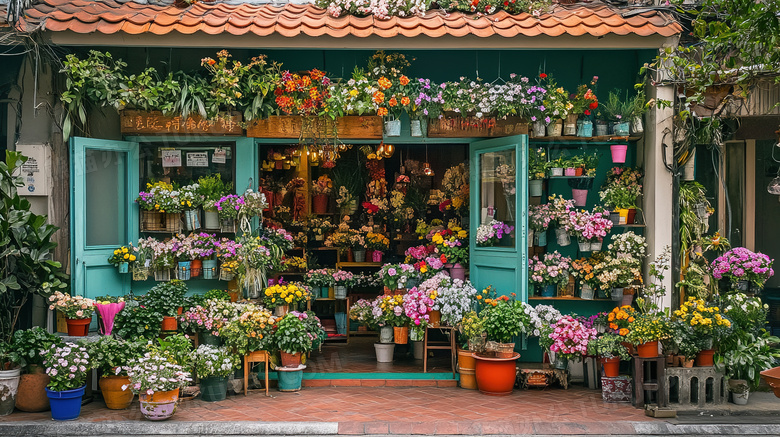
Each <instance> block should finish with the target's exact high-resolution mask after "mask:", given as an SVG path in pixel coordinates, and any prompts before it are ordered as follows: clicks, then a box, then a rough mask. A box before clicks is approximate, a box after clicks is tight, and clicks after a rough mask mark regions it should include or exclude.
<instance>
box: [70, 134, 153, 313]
mask: <svg viewBox="0 0 780 437" xmlns="http://www.w3.org/2000/svg"><path fill="white" fill-rule="evenodd" d="M70 147H71V161H70V162H71V164H70V165H71V172H70V174H71V179H70V188H71V191H70V192H71V209H70V211H71V246H70V247H71V265H72V268H71V273H72V274H71V281H72V284H71V286H72V293H74V294H77V295H80V296H85V297H89V298H94V297H96V296H102V295H113V296H121V295H125V294H127V293H129V292H130V277H131V274H129V273H128V274H120V273H119V271H118V270H117V268H116V267H114V266H112V265H111V264H109V263H108V258H109V257H110V256H111V254H112V253H113V251H114V249H116V248H117V247H119V246H121V245H126V244H127V243H129V242H131V241H133V242H135V241H138V207H137V206H136V204H135V196H136V195H137V193H138V150H139V149H138V143H134V142H127V141H112V140H97V139H92V138H78V137H76V138H71V140H70Z"/></svg>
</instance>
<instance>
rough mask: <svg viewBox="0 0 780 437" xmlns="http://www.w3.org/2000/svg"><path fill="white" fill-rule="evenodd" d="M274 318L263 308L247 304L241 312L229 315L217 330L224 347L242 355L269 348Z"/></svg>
mask: <svg viewBox="0 0 780 437" xmlns="http://www.w3.org/2000/svg"><path fill="white" fill-rule="evenodd" d="M275 323H276V318H275V317H274V316H273V315H272V314H271V313H270V312H269V311H268V310H266V309H265V308H262V307H259V306H256V305H253V304H247V305H244V306H243V309H242V311H241V313H240V314H239V315H237V316H234V317H231V318H230V319H229V320H228V321H227V322H226V323H225V324H224V325H223V326H222V328H221V329H220V330H219V336H220V337H221V338H222V341H223V343H224V344H225V346H226V347H228V348H230V349H232V350H235V351H236V352H237V353H238V355H240V356H244V355H247V354H249V353H251V352H255V351H265V350H269V348H270V346H271V345H272V339H273V338H272V334H273V328H274V324H275Z"/></svg>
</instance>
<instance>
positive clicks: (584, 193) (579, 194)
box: [571, 188, 588, 206]
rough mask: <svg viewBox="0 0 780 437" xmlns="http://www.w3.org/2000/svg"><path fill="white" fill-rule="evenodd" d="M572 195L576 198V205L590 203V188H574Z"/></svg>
mask: <svg viewBox="0 0 780 437" xmlns="http://www.w3.org/2000/svg"><path fill="white" fill-rule="evenodd" d="M571 196H572V198H574V206H585V205H587V203H588V190H580V189H578V188H572V189H571Z"/></svg>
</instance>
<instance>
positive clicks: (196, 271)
mask: <svg viewBox="0 0 780 437" xmlns="http://www.w3.org/2000/svg"><path fill="white" fill-rule="evenodd" d="M190 267H191V268H192V270H191V271H190V277H191V278H197V277H199V276H200V275H201V274H202V273H203V260H201V259H200V258H198V259H194V260H192V261H191V262H190Z"/></svg>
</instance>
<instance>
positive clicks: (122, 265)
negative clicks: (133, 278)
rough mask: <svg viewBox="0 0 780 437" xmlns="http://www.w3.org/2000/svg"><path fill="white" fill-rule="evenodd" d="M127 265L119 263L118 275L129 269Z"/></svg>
mask: <svg viewBox="0 0 780 437" xmlns="http://www.w3.org/2000/svg"><path fill="white" fill-rule="evenodd" d="M129 267H130V264H129V263H119V273H127V272H128V271H129V270H130V269H129Z"/></svg>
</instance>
